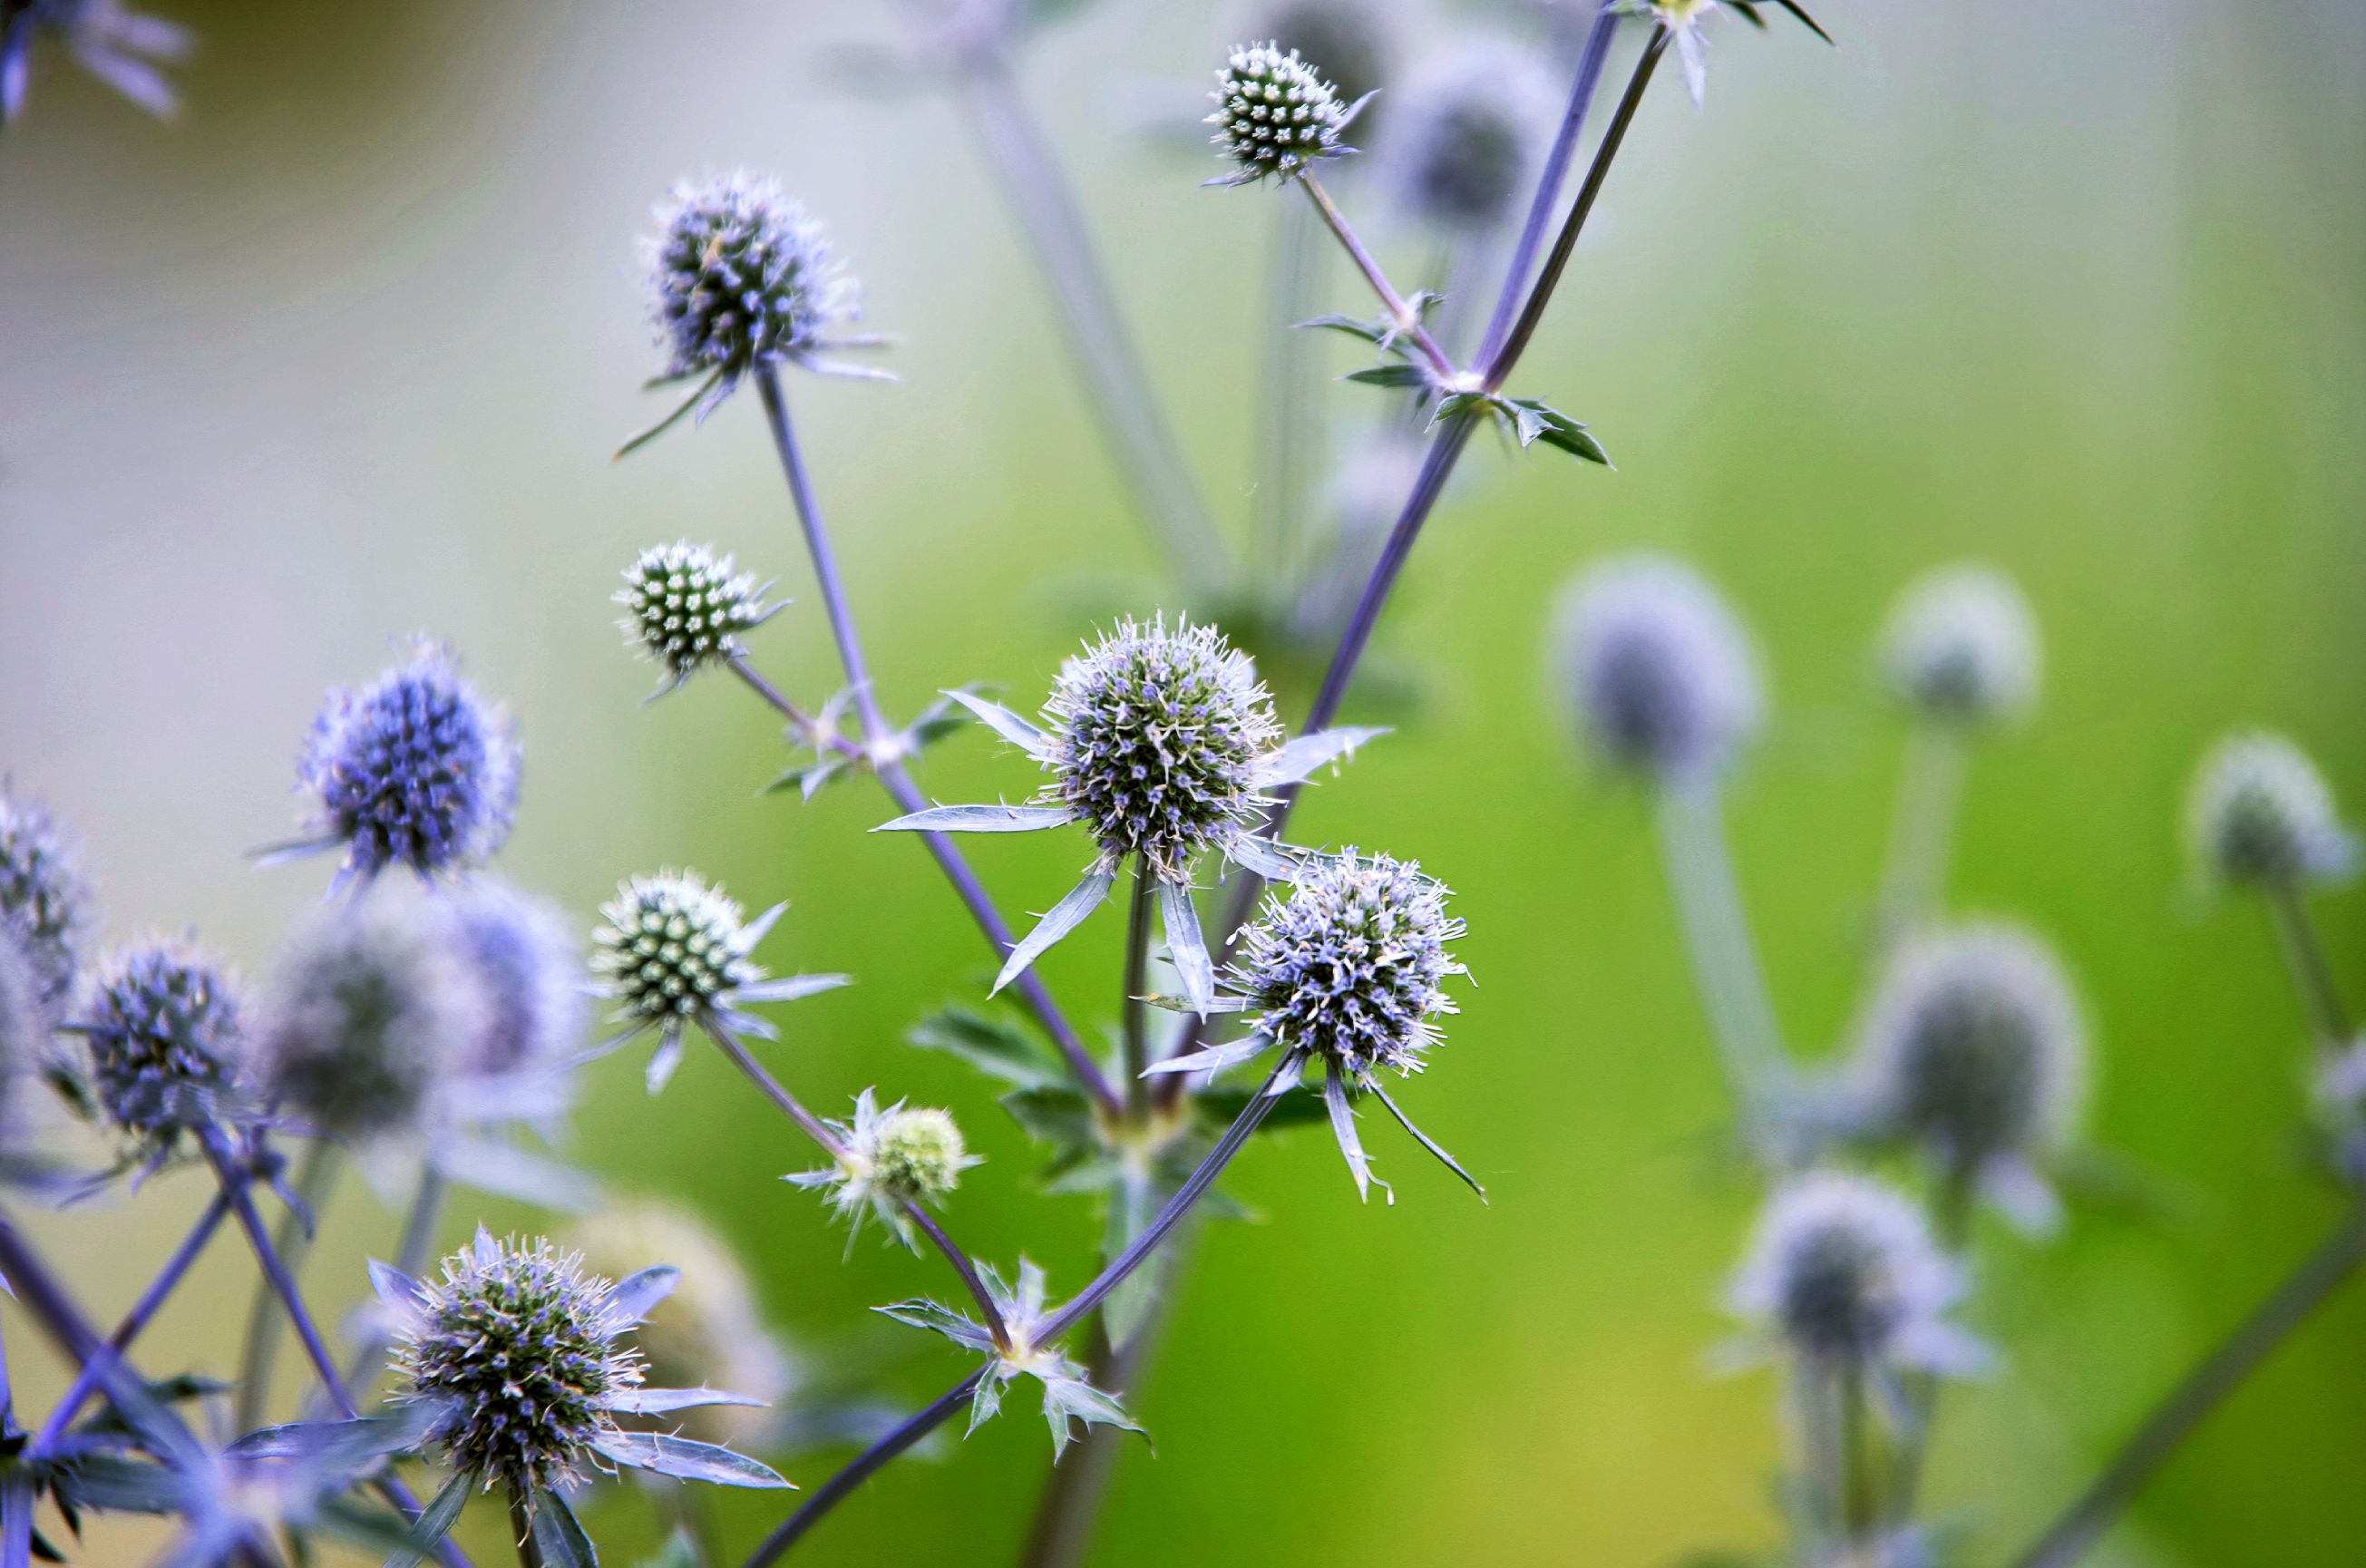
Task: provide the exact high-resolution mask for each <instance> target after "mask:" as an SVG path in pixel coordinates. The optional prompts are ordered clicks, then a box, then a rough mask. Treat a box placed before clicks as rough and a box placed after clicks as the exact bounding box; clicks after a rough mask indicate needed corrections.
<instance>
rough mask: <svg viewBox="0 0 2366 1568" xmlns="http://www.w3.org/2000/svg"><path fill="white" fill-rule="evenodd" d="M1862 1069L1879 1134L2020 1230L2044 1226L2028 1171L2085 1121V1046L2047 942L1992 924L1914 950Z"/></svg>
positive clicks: (2043, 1199) (2040, 1197) (1917, 942)
mask: <svg viewBox="0 0 2366 1568" xmlns="http://www.w3.org/2000/svg"><path fill="white" fill-rule="evenodd" d="M1857 1071H1858V1072H1859V1074H1860V1075H1861V1089H1862V1092H1863V1093H1864V1095H1865V1105H1866V1109H1867V1110H1868V1111H1870V1113H1871V1114H1872V1116H1873V1118H1874V1120H1875V1122H1876V1126H1877V1127H1878V1128H1879V1129H1880V1130H1882V1131H1884V1132H1886V1133H1888V1134H1892V1135H1894V1136H1897V1137H1900V1138H1904V1139H1906V1140H1908V1141H1910V1142H1911V1143H1913V1144H1916V1145H1920V1146H1921V1147H1922V1148H1923V1149H1924V1150H1925V1151H1927V1152H1928V1154H1929V1155H1930V1156H1931V1158H1932V1161H1933V1162H1934V1163H1935V1164H1936V1165H1937V1166H1938V1167H1939V1168H1940V1169H1941V1170H1942V1171H1944V1172H1945V1173H1946V1174H1947V1175H1948V1176H1949V1177H1950V1178H1952V1179H1957V1180H1962V1181H1966V1182H1970V1183H1972V1184H1974V1185H1976V1186H1977V1187H1978V1188H1979V1189H1980V1190H1983V1191H1984V1192H1986V1193H1987V1194H1988V1195H1989V1197H1990V1198H1991V1199H1993V1200H1996V1201H1999V1202H2000V1204H2001V1205H2002V1206H2003V1207H2004V1208H2005V1209H2006V1210H2007V1212H2008V1213H2013V1214H2014V1215H2015V1216H2016V1217H2018V1218H2020V1219H2022V1220H2023V1221H2024V1222H2025V1223H2028V1224H2034V1225H2040V1226H2042V1225H2044V1224H2046V1223H2048V1222H2049V1221H2050V1219H2051V1218H2052V1214H2053V1202H2052V1198H2051V1195H2050V1194H2049V1193H2047V1192H2046V1190H2045V1187H2044V1184H2043V1183H2042V1182H2041V1181H2039V1179H2037V1177H2036V1175H2035V1174H2034V1164H2036V1163H2037V1162H2041V1161H2043V1160H2044V1159H2045V1156H2048V1155H2050V1154H2051V1153H2053V1152H2054V1151H2055V1150H2056V1148H2057V1147H2059V1145H2061V1143H2062V1140H2063V1139H2064V1138H2065V1137H2066V1136H2067V1134H2068V1133H2069V1131H2070V1129H2071V1127H2072V1125H2073V1123H2074V1122H2075V1121H2076V1119H2077V1115H2078V1110H2079V1095H2080V1091H2081V1090H2082V1089H2083V1088H2084V1079H2085V1075H2086V1043H2085V1037H2084V1032H2083V1031H2082V1030H2081V1028H2080V1025H2079V1005H2078V999H2077V998H2076V996H2075V995H2074V994H2073V992H2072V990H2071V988H2070V982H2069V980H2068V978H2067V976H2065V975H2064V974H2063V972H2062V966H2061V965H2060V964H2058V963H2057V962H2056V960H2055V957H2054V954H2053V953H2052V952H2051V951H2050V950H2048V949H2047V947H2046V946H2045V944H2044V943H2043V942H2039V941H2038V940H2037V939H2036V938H2035V937H2034V936H2032V935H2031V934H2030V933H2028V932H2027V931H2022V930H2020V929H2018V928H2016V927H2012V926H2007V925H1997V924H1980V925H1969V926H1964V927H1960V928H1957V929H1955V930H1952V931H1938V932H1934V933H1932V934H1930V935H1927V936H1922V937H1918V938H1915V939H1914V940H1912V941H1910V942H1908V943H1907V944H1906V945H1905V946H1903V947H1902V948H1900V949H1899V950H1898V953H1897V954H1896V956H1895V957H1894V958H1893V959H1892V960H1891V961H1890V965H1889V971H1888V974H1887V976H1885V977H1884V979H1883V981H1882V985H1881V989H1880V991H1879V992H1878V993H1877V994H1876V997H1875V998H1874V1002H1873V1006H1872V1009H1871V1011H1870V1012H1869V1014H1868V1015H1867V1017H1866V1020H1865V1025H1864V1030H1863V1034H1862V1036H1861V1039H1860V1042H1859V1045H1858V1051H1857Z"/></svg>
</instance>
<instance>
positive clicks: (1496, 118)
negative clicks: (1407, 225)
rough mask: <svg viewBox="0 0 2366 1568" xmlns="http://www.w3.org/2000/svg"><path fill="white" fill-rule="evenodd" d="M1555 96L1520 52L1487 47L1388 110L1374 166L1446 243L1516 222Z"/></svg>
mask: <svg viewBox="0 0 2366 1568" xmlns="http://www.w3.org/2000/svg"><path fill="white" fill-rule="evenodd" d="M1554 107H1555V106H1554V103H1553V95H1552V93H1551V90H1550V88H1549V86H1548V85H1547V84H1546V82H1545V79H1544V77H1543V74H1542V73H1541V70H1540V68H1539V67H1538V65H1537V63H1536V62H1534V61H1533V60H1532V59H1531V58H1529V56H1528V54H1527V52H1525V51H1520V50H1516V49H1511V48H1505V47H1500V46H1495V47H1485V48H1482V49H1480V50H1476V51H1470V52H1468V53H1465V54H1463V55H1461V56H1460V57H1459V58H1456V59H1453V60H1450V61H1448V62H1447V63H1446V64H1445V65H1444V66H1443V67H1442V68H1440V69H1438V70H1437V71H1436V72H1434V73H1431V74H1430V75H1428V76H1427V77H1426V78H1425V79H1424V80H1422V81H1419V82H1417V83H1416V84H1415V85H1414V87H1413V88H1412V89H1411V90H1409V91H1408V92H1407V94H1406V96H1405V101H1404V102H1403V103H1401V104H1397V105H1395V106H1393V108H1392V112H1391V115H1390V117H1389V121H1388V131H1387V134H1386V135H1385V136H1384V137H1383V138H1382V139H1381V141H1380V160H1381V162H1382V163H1383V164H1386V165H1387V167H1388V169H1389V171H1390V174H1391V176H1392V179H1393V183H1394V186H1395V188H1396V192H1397V197H1398V200H1399V201H1400V202H1402V203H1403V206H1404V207H1405V209H1406V210H1408V211H1410V212H1411V213H1412V214H1413V215H1414V217H1416V218H1418V219H1420V220H1422V221H1424V222H1425V223H1428V224H1430V225H1432V226H1434V227H1436V228H1437V229H1440V230H1442V231H1446V232H1448V233H1450V234H1470V233H1484V232H1486V231H1491V230H1493V229H1495V228H1497V227H1499V226H1501V225H1502V224H1504V223H1505V222H1507V221H1509V220H1512V219H1514V218H1515V217H1517V216H1518V215H1519V212H1520V210H1521V208H1522V206H1523V203H1524V201H1525V198H1526V197H1527V193H1528V191H1529V189H1530V188H1531V187H1532V186H1534V185H1535V183H1536V171H1537V168H1538V163H1539V161H1540V160H1541V158H1542V156H1543V153H1544V149H1545V144H1546V142H1547V141H1549V140H1550V138H1551V135H1552V126H1553V111H1554Z"/></svg>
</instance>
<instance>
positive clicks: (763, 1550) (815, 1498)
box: [747, 1367, 986, 1568]
mask: <svg viewBox="0 0 2366 1568" xmlns="http://www.w3.org/2000/svg"><path fill="white" fill-rule="evenodd" d="M984 1376H986V1368H984V1367H980V1368H978V1369H977V1370H976V1371H974V1372H972V1373H970V1374H969V1376H967V1377H965V1378H963V1379H962V1381H961V1382H957V1383H955V1384H953V1386H952V1387H951V1388H949V1389H947V1390H945V1392H944V1393H941V1394H939V1395H937V1397H936V1398H935V1399H933V1400H931V1401H929V1403H928V1404H925V1405H923V1406H922V1407H921V1408H920V1409H919V1410H918V1411H916V1412H915V1413H913V1414H912V1415H911V1416H908V1417H907V1418H906V1420H905V1421H904V1423H903V1425H901V1426H899V1427H896V1429H895V1430H894V1431H892V1432H890V1433H888V1434H887V1435H886V1436H885V1437H884V1438H880V1439H879V1440H878V1441H877V1442H875V1443H873V1444H872V1445H871V1446H870V1447H869V1448H867V1449H865V1450H862V1453H860V1454H858V1455H856V1456H855V1458H854V1460H853V1461H852V1462H851V1463H850V1464H848V1465H847V1467H846V1468H845V1469H843V1470H841V1471H839V1472H838V1473H837V1474H836V1475H833V1476H831V1477H830V1478H829V1480H828V1481H827V1482H825V1483H823V1484H822V1487H821V1489H820V1490H819V1491H817V1492H816V1493H815V1494H814V1495H812V1496H810V1497H808V1498H806V1501H805V1506H802V1507H800V1508H799V1509H798V1510H797V1511H796V1512H795V1513H794V1514H791V1515H790V1516H789V1517H788V1518H787V1519H786V1520H785V1521H784V1522H783V1524H782V1525H781V1527H780V1529H776V1530H774V1531H773V1532H772V1534H771V1535H768V1536H766V1537H765V1538H764V1540H763V1544H762V1545H760V1546H759V1547H757V1548H756V1550H755V1552H754V1553H753V1555H751V1556H750V1557H749V1559H748V1562H747V1568H770V1565H771V1564H772V1563H773V1562H778V1561H779V1560H780V1557H781V1554H782V1553H783V1552H784V1551H788V1549H789V1548H791V1547H793V1546H794V1545H795V1544H796V1543H797V1542H798V1541H800V1540H804V1539H805V1536H806V1531H808V1530H810V1529H813V1528H814V1526H816V1525H817V1524H819V1523H820V1522H821V1520H822V1516H823V1515H825V1514H827V1513H828V1512H829V1511H830V1510H831V1509H832V1508H835V1507H836V1506H839V1504H840V1503H842V1502H844V1501H846V1499H847V1498H848V1497H849V1496H850V1495H852V1494H853V1492H854V1489H855V1488H856V1487H858V1486H860V1485H862V1483H864V1482H866V1481H868V1480H870V1479H871V1478H872V1476H873V1475H875V1474H877V1473H878V1472H879V1471H880V1470H881V1469H882V1468H884V1466H885V1465H886V1463H887V1462H888V1461H890V1460H892V1459H894V1458H895V1457H896V1455H898V1454H900V1453H902V1452H903V1451H904V1450H906V1449H908V1448H910V1447H911V1446H912V1445H913V1444H914V1443H917V1442H918V1441H919V1440H920V1439H921V1438H925V1437H927V1436H928V1435H929V1433H930V1432H933V1431H935V1430H936V1429H937V1428H938V1427H941V1426H942V1425H944V1423H945V1420H946V1418H947V1417H949V1416H952V1414H953V1413H954V1412H955V1411H957V1410H959V1409H960V1408H961V1407H962V1406H963V1405H964V1404H968V1403H969V1398H970V1394H971V1393H972V1392H973V1391H975V1389H976V1387H977V1384H978V1380H979V1379H980V1378H983V1377H984Z"/></svg>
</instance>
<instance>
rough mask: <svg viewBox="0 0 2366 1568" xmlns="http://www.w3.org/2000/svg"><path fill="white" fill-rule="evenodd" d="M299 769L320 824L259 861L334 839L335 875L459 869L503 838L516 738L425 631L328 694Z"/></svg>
mask: <svg viewBox="0 0 2366 1568" xmlns="http://www.w3.org/2000/svg"><path fill="white" fill-rule="evenodd" d="M297 777H298V781H299V784H300V786H301V787H302V788H303V789H305V790H306V791H308V792H309V793H310V794H311V795H313V796H314V797H315V798H316V799H317V800H318V801H319V802H320V811H319V814H318V816H317V817H316V818H315V819H314V820H315V823H316V825H317V827H318V829H319V831H318V832H317V834H316V835H315V836H313V837H310V838H307V839H299V840H295V841H293V842H291V843H287V844H281V845H276V846H274V847H273V848H272V849H270V850H267V851H265V859H266V860H268V861H276V860H282V859H288V858H292V857H294V856H298V855H304V854H310V853H313V852H318V851H321V850H331V849H337V848H340V847H342V848H343V849H344V856H345V859H344V866H343V867H342V868H341V869H340V870H339V871H338V874H337V882H338V884H339V885H340V886H342V885H343V884H344V883H345V882H346V881H348V880H350V879H352V878H355V877H359V878H362V879H363V880H365V881H366V880H367V879H369V878H372V877H375V876H376V875H377V874H378V873H379V872H381V871H383V870H385V869H386V868H387V867H388V866H389V865H397V864H400V865H407V866H409V867H410V868H411V870H412V871H414V872H416V873H417V874H419V875H420V877H421V878H423V879H428V878H433V877H434V876H437V875H439V874H444V875H457V874H461V873H463V872H466V871H468V869H469V868H470V867H472V866H475V865H476V864H478V863H480V862H482V861H483V860H485V859H486V858H487V857H489V856H490V855H491V854H492V853H493V852H495V851H496V850H498V849H500V848H501V842H502V840H505V839H507V838H508V837H509V831H510V819H511V817H512V815H513V813H514V812H515V810H516V807H517V783H518V752H517V742H516V739H515V738H514V737H513V734H512V732H511V727H510V722H509V716H508V715H507V714H506V713H504V712H503V711H502V710H501V709H500V708H498V707H494V706H491V705H488V704H487V703H486V702H485V701H484V700H483V699H482V698H480V697H479V696H478V695H477V693H476V690H475V689H474V688H473V687H471V686H470V685H469V684H468V682H466V681H464V680H462V679H461V678H460V671H459V669H458V667H457V666H456V664H455V663H454V662H453V660H452V654H451V651H450V650H449V649H446V648H445V647H443V646H442V645H441V644H438V643H434V642H431V641H428V640H427V639H425V638H421V639H419V640H418V641H417V642H416V644H415V645H414V647H413V649H412V651H411V657H410V658H409V659H408V660H405V661H404V662H402V663H400V664H398V665H396V666H394V667H393V668H392V669H390V670H389V671H386V672H385V673H384V674H382V675H380V676H379V677H378V678H377V680H376V681H374V682H371V683H370V684H369V685H367V686H365V687H362V688H360V689H359V690H357V691H355V690H337V691H332V692H331V693H330V694H329V695H328V700H327V701H326V702H325V703H323V704H322V705H321V714H320V716H319V717H318V718H316V719H314V720H313V721H312V730H311V733H310V736H308V737H307V738H306V739H305V743H304V751H303V755H302V756H301V757H300V758H299V760H298V762H297Z"/></svg>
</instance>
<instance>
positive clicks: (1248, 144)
mask: <svg viewBox="0 0 2366 1568" xmlns="http://www.w3.org/2000/svg"><path fill="white" fill-rule="evenodd" d="M1212 96H1213V97H1214V98H1215V101H1216V112H1215V113H1213V114H1211V115H1210V116H1209V117H1208V119H1207V123H1208V124H1210V125H1212V126H1214V127H1215V128H1216V134H1215V136H1214V137H1213V138H1212V139H1211V140H1212V141H1214V143H1215V145H1216V147H1217V149H1218V150H1219V151H1220V152H1222V154H1223V155H1224V157H1225V158H1226V159H1228V160H1229V161H1230V162H1231V163H1232V164H1233V166H1234V174H1233V175H1232V183H1234V184H1246V183H1247V182H1249V181H1252V180H1261V179H1264V178H1266V177H1267V176H1268V175H1281V176H1283V177H1285V178H1286V177H1288V176H1289V175H1295V174H1298V173H1300V172H1301V171H1303V170H1305V169H1307V168H1309V167H1311V166H1313V164H1315V163H1317V162H1319V161H1321V160H1323V159H1325V158H1336V157H1338V156H1340V155H1341V154H1342V153H1344V152H1348V151H1350V149H1348V148H1347V147H1346V146H1343V145H1342V144H1341V142H1340V141H1339V136H1340V133H1341V132H1342V131H1344V130H1346V127H1347V122H1348V120H1349V119H1351V118H1354V115H1355V109H1354V108H1353V107H1350V106H1348V105H1345V104H1342V103H1341V102H1340V101H1339V92H1338V89H1337V88H1335V87H1334V86H1333V85H1331V84H1330V83H1329V82H1326V81H1324V79H1323V77H1322V75H1321V74H1320V73H1318V72H1317V71H1316V70H1315V69H1314V67H1313V66H1312V65H1310V64H1308V63H1307V62H1305V61H1303V60H1301V59H1300V58H1299V56H1298V51H1296V50H1294V49H1293V50H1291V51H1289V52H1287V53H1284V52H1283V51H1281V50H1280V49H1279V47H1277V46H1276V45H1274V44H1271V43H1256V44H1244V45H1242V46H1241V47H1239V48H1237V49H1235V50H1234V51H1233V52H1232V55H1231V57H1230V58H1229V59H1227V60H1226V61H1225V62H1224V68H1223V69H1222V71H1219V72H1217V73H1216V90H1215V92H1214V94H1213V95H1212Z"/></svg>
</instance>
